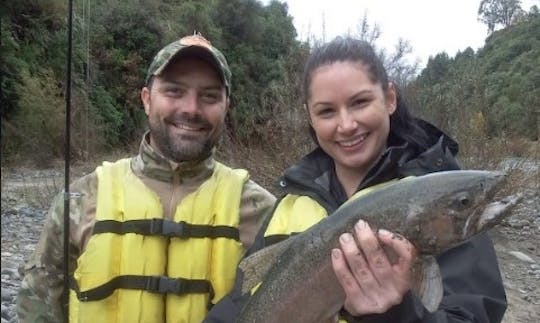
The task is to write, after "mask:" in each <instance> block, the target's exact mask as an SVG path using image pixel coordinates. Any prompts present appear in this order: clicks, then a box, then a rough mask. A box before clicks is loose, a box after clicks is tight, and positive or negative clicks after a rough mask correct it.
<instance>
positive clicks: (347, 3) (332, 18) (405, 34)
mask: <svg viewBox="0 0 540 323" xmlns="http://www.w3.org/2000/svg"><path fill="white" fill-rule="evenodd" d="M280 1H281V2H286V3H287V5H288V6H289V13H290V14H291V15H292V16H293V18H294V25H295V27H296V30H297V33H298V36H299V38H300V39H302V40H306V39H307V37H308V36H309V35H310V34H311V35H314V36H315V37H316V38H317V39H322V38H323V31H322V30H323V27H322V26H323V23H322V21H323V17H324V21H325V24H324V25H325V30H326V32H325V34H326V40H330V39H332V38H333V37H335V36H337V35H342V34H346V33H348V32H350V33H355V32H357V30H358V27H357V26H358V22H360V21H361V20H362V17H363V16H364V12H367V17H368V21H369V22H370V23H371V24H374V23H375V24H377V25H378V26H379V28H380V30H381V32H382V34H381V37H380V38H379V41H378V42H377V45H378V46H380V47H384V48H387V49H388V50H390V51H392V48H393V47H394V45H395V44H396V43H397V39H398V38H399V37H401V38H404V39H406V40H408V41H409V42H410V44H411V46H412V48H413V52H412V55H410V56H409V59H412V60H414V59H415V58H418V59H420V61H421V65H422V66H425V64H426V63H427V60H428V58H429V56H434V55H436V54H437V53H440V52H442V51H445V52H446V53H448V55H450V56H451V57H453V56H454V55H455V54H456V53H457V52H458V51H463V50H464V49H466V48H467V47H469V46H470V47H471V48H473V49H474V50H477V49H478V48H480V47H482V46H483V45H484V40H485V38H486V36H487V27H486V25H484V24H483V23H481V22H479V21H478V15H477V12H478V7H479V5H480V1H481V0H280ZM263 2H264V3H268V2H269V1H268V0H265V1H263ZM539 3H540V0H522V1H521V4H522V8H523V9H524V10H526V11H528V10H529V8H530V6H531V5H533V4H536V5H538V6H540V4H539Z"/></svg>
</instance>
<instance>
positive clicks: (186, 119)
mask: <svg viewBox="0 0 540 323" xmlns="http://www.w3.org/2000/svg"><path fill="white" fill-rule="evenodd" d="M164 120H165V122H167V123H175V124H184V125H189V126H193V127H200V128H204V129H208V128H211V127H212V125H211V124H210V122H208V121H207V120H206V119H204V118H203V117H201V116H200V115H190V114H187V113H182V114H176V115H173V116H170V117H166V118H165V119H164Z"/></svg>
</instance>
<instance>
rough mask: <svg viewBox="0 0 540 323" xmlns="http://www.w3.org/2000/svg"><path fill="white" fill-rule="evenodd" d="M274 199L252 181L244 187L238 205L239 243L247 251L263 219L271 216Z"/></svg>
mask: <svg viewBox="0 0 540 323" xmlns="http://www.w3.org/2000/svg"><path fill="white" fill-rule="evenodd" d="M275 202H276V198H275V197H274V195H272V193H270V192H268V191H267V190H266V189H264V188H262V187H261V186H260V185H258V184H257V183H255V182H254V181H252V180H249V181H248V182H246V184H245V185H244V190H243V192H242V199H241V204H240V223H239V227H238V228H239V230H240V241H242V244H243V245H244V250H247V249H249V248H250V247H251V245H252V244H253V241H254V240H255V236H256V235H257V232H258V231H259V229H260V228H261V226H262V224H263V222H264V219H266V218H267V217H269V216H270V215H271V212H272V210H273V207H274V203H275Z"/></svg>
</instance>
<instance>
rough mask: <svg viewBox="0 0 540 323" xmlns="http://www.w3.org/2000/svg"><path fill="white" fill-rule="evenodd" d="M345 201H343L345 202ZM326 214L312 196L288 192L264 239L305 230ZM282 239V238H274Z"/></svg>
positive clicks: (358, 194) (368, 189)
mask: <svg viewBox="0 0 540 323" xmlns="http://www.w3.org/2000/svg"><path fill="white" fill-rule="evenodd" d="M396 181H397V180H391V181H388V182H385V183H381V184H377V185H373V186H370V187H367V188H364V189H362V190H360V191H358V192H356V193H355V194H354V195H353V196H351V197H350V198H349V199H348V200H347V202H349V201H352V200H354V199H357V198H359V197H361V196H363V195H366V194H368V193H370V192H373V191H375V190H377V189H380V188H381V187H383V186H386V185H390V184H392V183H395V182H396ZM347 202H345V203H347ZM326 216H328V213H327V212H326V210H325V209H324V208H323V207H322V206H321V205H320V204H319V203H318V202H317V201H316V200H314V199H313V198H311V197H309V196H306V195H295V194H288V195H286V196H285V197H284V198H283V199H281V201H280V202H279V204H278V206H277V207H276V209H275V211H274V214H273V215H272V219H271V220H270V223H269V224H268V227H267V228H266V231H265V233H264V236H265V239H267V240H270V241H272V240H273V239H272V237H280V236H281V237H282V238H286V237H288V236H290V235H292V234H295V233H300V232H303V231H306V230H307V229H309V228H310V227H311V226H313V225H314V224H316V223H318V222H319V221H321V220H322V219H324V218H325V217H326ZM275 240H276V241H278V240H283V239H279V238H278V239H275Z"/></svg>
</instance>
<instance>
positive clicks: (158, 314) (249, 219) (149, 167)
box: [17, 35, 275, 323]
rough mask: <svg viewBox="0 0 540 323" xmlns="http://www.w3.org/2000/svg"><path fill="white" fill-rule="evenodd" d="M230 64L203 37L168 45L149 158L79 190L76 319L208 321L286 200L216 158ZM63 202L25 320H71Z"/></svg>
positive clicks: (74, 206) (157, 82)
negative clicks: (65, 304)
mask: <svg viewBox="0 0 540 323" xmlns="http://www.w3.org/2000/svg"><path fill="white" fill-rule="evenodd" d="M230 82H231V73H230V70H229V68H228V65H227V62H226V60H225V57H224V56H223V55H222V54H221V52H220V51H219V50H217V49H216V48H215V47H213V46H212V45H211V44H210V42H208V41H207V40H206V39H204V38H203V37H202V36H199V35H193V36H187V37H184V38H182V39H180V40H178V41H175V42H173V43H171V44H169V45H167V46H165V47H164V48H163V49H162V50H161V51H160V52H159V53H158V54H157V55H156V56H155V57H154V60H153V62H152V64H151V65H150V68H149V69H148V74H147V77H146V86H145V87H144V88H143V89H142V91H141V100H142V102H143V105H144V109H145V112H146V114H147V115H148V121H149V125H150V131H149V132H147V133H146V134H145V135H144V137H143V140H142V142H141V146H140V151H139V154H138V155H137V156H135V157H132V158H129V159H122V160H119V161H117V162H115V163H107V162H105V163H104V164H103V165H102V166H100V167H98V168H97V169H96V170H95V171H94V172H93V173H91V174H89V175H87V176H84V177H82V178H80V179H79V180H77V181H75V182H74V183H73V184H72V186H71V191H72V192H74V193H78V194H77V197H75V198H73V199H72V200H71V204H70V205H71V212H70V218H71V223H70V237H69V238H70V246H69V247H70V249H69V250H70V251H69V252H70V258H69V263H70V267H69V268H70V272H71V273H72V275H71V277H70V280H71V284H70V285H71V286H70V305H69V314H70V321H72V322H87V321H91V322H93V323H96V322H107V323H109V322H201V321H202V320H203V318H204V317H205V315H206V313H207V311H208V309H209V308H210V307H211V306H212V305H213V304H215V303H216V302H217V301H218V300H219V299H220V298H222V297H223V296H224V295H225V294H226V293H227V292H229V290H230V289H231V288H232V285H233V282H234V278H235V270H236V265H237V263H238V261H239V259H240V258H241V257H242V255H243V253H244V251H245V250H247V248H249V247H250V246H251V244H252V243H253V240H254V237H255V234H256V232H257V231H258V229H259V227H260V225H261V224H262V221H263V219H264V218H265V217H266V216H267V214H268V213H270V212H271V209H272V206H273V204H274V201H275V198H274V197H273V196H272V195H271V194H270V193H269V192H268V191H266V190H265V189H263V188H262V187H260V186H259V185H257V184H256V183H254V182H253V181H251V180H249V178H248V173H247V172H246V171H245V170H239V169H231V168H229V167H227V166H225V165H223V164H221V163H219V162H217V161H216V160H214V157H213V152H214V146H215V145H216V143H217V141H218V139H219V137H220V135H221V133H222V130H223V128H224V120H225V115H226V113H227V110H228V107H229V95H230V89H231V87H230V84H231V83H230ZM62 231H63V195H59V196H58V197H57V198H56V199H55V201H54V203H53V205H52V207H51V209H50V211H49V214H48V219H47V223H46V225H45V229H44V231H43V234H42V236H41V238H40V241H39V243H38V245H37V247H36V250H35V252H34V254H33V256H32V257H31V259H30V260H29V262H28V264H27V265H26V267H25V277H24V279H23V282H22V286H21V290H20V292H19V295H18V300H17V311H18V315H19V319H20V320H21V322H59V321H61V318H62V304H61V294H62V289H63V284H62V283H63V278H62V266H63V257H62V256H63V255H62V250H63V249H62V234H63V232H62Z"/></svg>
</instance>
